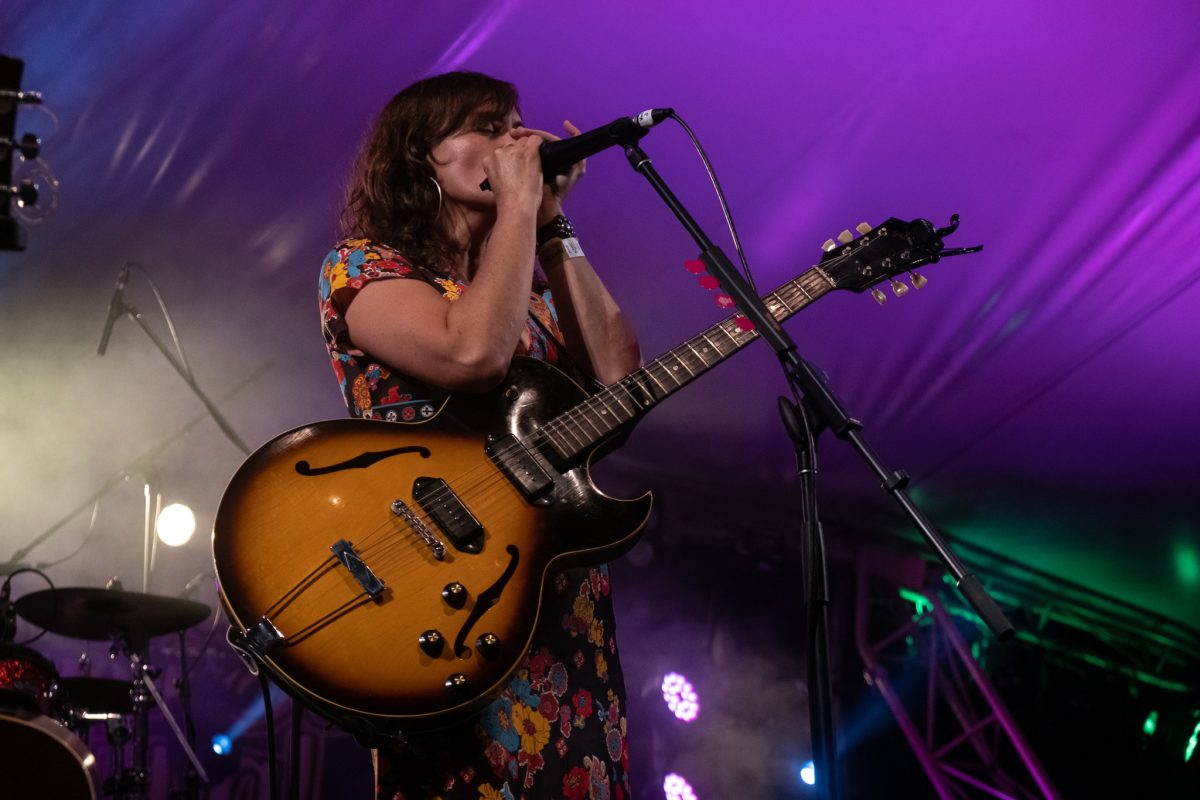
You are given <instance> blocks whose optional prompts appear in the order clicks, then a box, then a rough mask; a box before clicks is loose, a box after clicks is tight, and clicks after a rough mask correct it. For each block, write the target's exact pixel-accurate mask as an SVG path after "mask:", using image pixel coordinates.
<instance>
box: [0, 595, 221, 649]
mask: <svg viewBox="0 0 1200 800" xmlns="http://www.w3.org/2000/svg"><path fill="white" fill-rule="evenodd" d="M15 605H16V608H17V613H18V614H20V615H21V616H22V617H24V618H25V619H27V620H29V621H30V622H32V623H33V624H35V625H40V626H41V627H43V628H45V629H46V630H48V631H52V632H54V633H58V634H62V635H63V636H70V637H71V638H72V639H90V640H92V641H105V640H108V639H111V638H113V636H115V635H123V636H124V637H125V639H126V640H127V641H129V642H132V643H138V642H143V641H144V640H146V639H149V638H151V637H152V636H161V635H163V634H164V633H173V632H174V631H181V630H184V629H186V628H190V627H192V626H193V625H195V624H196V623H197V622H200V621H201V620H203V619H204V618H206V617H207V616H208V614H209V608H208V606H206V605H204V604H203V603H197V602H196V601H194V600H183V599H180V598H178V597H160V596H158V595H153V594H142V593H140V592H126V591H121V590H117V589H99V588H93V587H67V588H59V589H42V590H41V591H38V592H31V593H30V594H27V595H25V596H24V597H22V598H20V599H19V600H17V602H16V604H15Z"/></svg>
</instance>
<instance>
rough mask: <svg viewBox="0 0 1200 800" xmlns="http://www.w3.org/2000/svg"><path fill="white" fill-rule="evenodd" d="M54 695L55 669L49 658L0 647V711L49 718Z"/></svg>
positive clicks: (23, 649) (9, 646)
mask: <svg viewBox="0 0 1200 800" xmlns="http://www.w3.org/2000/svg"><path fill="white" fill-rule="evenodd" d="M57 692H58V670H56V669H55V668H54V665H53V664H51V663H50V661H49V659H47V658H46V657H45V656H43V655H42V654H41V653H39V652H38V651H36V650H33V649H31V648H28V647H24V646H22V645H19V644H8V643H6V644H0V709H2V708H8V709H9V710H12V709H14V708H21V709H25V710H27V711H36V712H38V713H40V714H43V715H46V716H49V715H50V714H51V713H52V711H53V708H54V698H55V695H56V694H57Z"/></svg>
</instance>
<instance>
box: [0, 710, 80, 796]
mask: <svg viewBox="0 0 1200 800" xmlns="http://www.w3.org/2000/svg"><path fill="white" fill-rule="evenodd" d="M0 741H2V742H4V746H3V747H2V748H0V775H3V776H4V796H5V797H46V798H50V797H53V798H55V800H58V799H59V798H62V800H96V783H95V781H94V780H93V779H92V767H93V766H94V765H95V763H96V757H95V756H94V755H92V752H91V751H90V750H88V749H87V746H86V745H84V743H83V742H82V741H80V740H79V738H78V737H76V736H75V735H74V734H73V733H71V732H70V731H69V730H67V729H66V728H65V727H63V726H62V725H61V724H60V723H58V722H55V721H54V720H53V719H51V718H50V717H47V716H44V715H42V714H34V713H32V712H29V711H26V710H24V709H15V710H2V709H0Z"/></svg>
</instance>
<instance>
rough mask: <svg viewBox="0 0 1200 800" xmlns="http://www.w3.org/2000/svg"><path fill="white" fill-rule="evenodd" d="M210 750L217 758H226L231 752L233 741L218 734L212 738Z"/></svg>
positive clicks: (222, 734) (224, 735)
mask: <svg viewBox="0 0 1200 800" xmlns="http://www.w3.org/2000/svg"><path fill="white" fill-rule="evenodd" d="M212 749H213V752H214V753H216V754H217V755H219V756H227V755H229V754H230V753H231V752H233V740H232V739H230V738H229V737H228V736H227V735H226V734H224V733H218V734H217V735H216V736H214V737H213V738H212Z"/></svg>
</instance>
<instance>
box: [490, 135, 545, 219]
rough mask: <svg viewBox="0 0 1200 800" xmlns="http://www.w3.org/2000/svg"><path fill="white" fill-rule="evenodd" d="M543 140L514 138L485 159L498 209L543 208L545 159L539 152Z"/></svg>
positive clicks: (506, 141)
mask: <svg viewBox="0 0 1200 800" xmlns="http://www.w3.org/2000/svg"><path fill="white" fill-rule="evenodd" d="M540 144H541V140H540V139H537V138H533V137H520V136H516V135H515V131H514V135H512V136H510V137H508V138H506V139H504V140H502V144H500V146H499V147H497V148H496V149H495V150H493V151H492V152H491V153H490V154H489V155H488V156H487V157H485V158H484V159H483V172H484V174H485V175H486V176H487V179H488V183H489V184H490V185H491V191H492V194H493V196H494V197H495V199H496V208H497V209H499V208H501V207H512V206H514V205H515V206H516V207H518V208H519V207H522V206H525V207H526V208H528V209H529V210H533V209H537V208H539V204H540V203H541V202H542V159H541V155H540V154H539V153H538V147H539V145H540Z"/></svg>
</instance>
